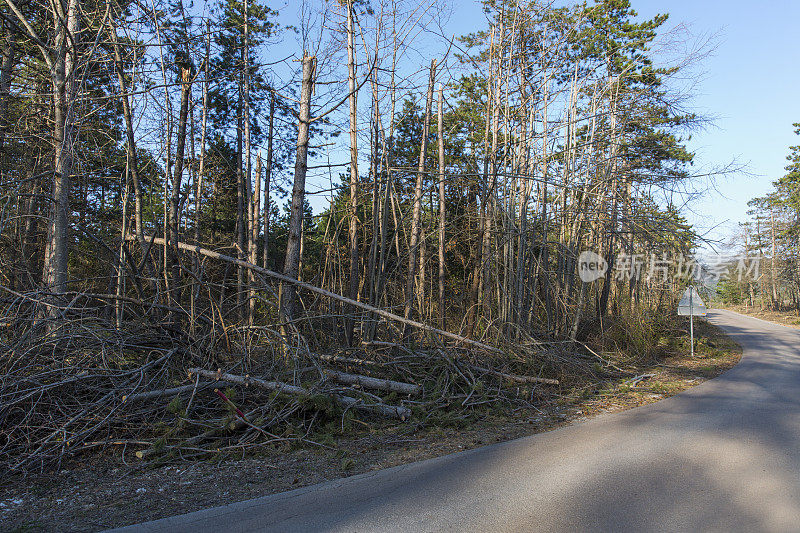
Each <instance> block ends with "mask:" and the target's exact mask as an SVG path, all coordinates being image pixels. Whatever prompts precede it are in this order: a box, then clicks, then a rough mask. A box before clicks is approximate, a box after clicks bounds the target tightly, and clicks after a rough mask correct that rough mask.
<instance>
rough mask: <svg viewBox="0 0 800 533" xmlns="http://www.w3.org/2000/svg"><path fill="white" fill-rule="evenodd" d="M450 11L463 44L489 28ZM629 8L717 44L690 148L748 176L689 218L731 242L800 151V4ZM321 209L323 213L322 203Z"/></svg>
mask: <svg viewBox="0 0 800 533" xmlns="http://www.w3.org/2000/svg"><path fill="white" fill-rule="evenodd" d="M447 3H448V4H449V5H450V6H451V8H452V10H453V14H452V16H451V17H450V18H449V20H448V21H447V22H446V24H445V26H444V31H445V34H446V35H453V34H455V35H462V34H465V33H468V32H472V31H476V30H478V29H481V28H483V27H484V26H485V23H484V20H485V19H484V15H483V13H482V12H481V10H480V2H478V1H477V0H453V1H448V2H447ZM278 4H282V5H277V6H276V7H277V8H278V9H279V10H280V11H281V15H282V18H283V16H285V15H288V19H289V20H291V18H292V15H293V13H292V12H293V11H295V10H296V9H297V7H296V5H297V4H294V2H292V1H289V2H278ZM632 5H633V8H634V9H635V10H636V11H637V12H638V13H639V15H640V19H645V18H652V17H653V16H654V15H656V14H657V13H668V14H669V15H670V18H669V20H668V22H667V23H666V24H665V30H666V31H669V30H671V29H673V28H675V27H676V26H680V25H685V26H686V27H687V28H688V30H689V32H690V34H691V35H692V36H693V37H694V38H695V39H697V40H699V41H703V40H704V39H707V38H711V40H712V41H713V43H715V45H714V47H713V50H712V51H711V53H710V54H709V55H708V56H707V57H705V58H704V59H703V60H702V62H701V63H700V64H699V66H698V67H697V68H696V69H695V73H697V74H699V75H700V78H699V80H700V81H699V83H698V84H697V85H696V87H695V93H696V96H695V98H694V99H693V102H692V104H693V108H694V109H695V110H697V112H699V113H700V114H703V115H707V116H711V117H713V120H712V122H711V123H710V124H709V126H708V127H707V128H705V129H703V130H702V131H698V132H695V133H694V135H693V137H692V140H691V141H690V142H689V147H690V149H692V150H693V151H695V152H696V159H695V167H696V169H697V171H698V172H702V171H704V170H705V169H710V168H714V167H723V166H725V165H727V164H729V163H731V162H735V163H736V165H737V166H742V167H744V168H743V171H741V172H734V173H731V174H729V175H727V176H726V177H721V178H718V179H717V180H716V181H715V184H714V185H715V186H714V187H712V188H711V189H710V190H708V192H707V193H706V194H705V195H704V196H703V197H702V198H700V199H698V200H696V201H694V202H693V203H692V204H691V205H690V206H689V207H688V208H687V209H686V211H685V215H686V216H687V218H688V219H689V221H690V222H692V223H693V224H694V225H695V227H696V228H697V230H698V231H699V232H700V233H701V234H705V235H706V236H707V237H708V238H710V239H718V240H724V239H725V238H726V237H728V236H729V235H731V234H732V233H734V232H735V231H736V229H737V225H738V223H739V222H741V221H744V220H746V218H747V214H746V212H747V202H748V200H750V199H751V198H753V197H755V196H759V195H762V194H764V193H766V192H767V191H768V190H769V189H770V187H771V182H772V181H773V180H774V179H776V178H778V177H780V176H782V175H783V174H784V166H785V165H786V159H785V158H786V155H787V154H788V149H789V146H790V145H796V144H800V137H798V136H796V135H795V134H794V128H793V127H792V123H794V122H800V97H799V96H798V95H797V94H796V93H797V89H798V88H800V52H798V47H797V46H796V42H795V39H796V30H797V29H796V25H797V21H798V20H800V0H767V2H765V3H763V4H762V3H758V2H753V1H752V0H750V1H744V0H725V1H723V0H673V1H663V0H661V1H659V0H632ZM285 23H291V22H289V21H287V22H285ZM793 37H794V38H795V39H793ZM425 40H426V41H427V39H425ZM433 40H434V39H433V38H431V41H433ZM287 41H288V42H285V43H283V45H284V46H286V45H288V47H289V49H291V50H292V51H291V52H289V53H290V54H291V53H293V52H296V47H297V43H296V42H294V40H293V39H292V38H289V39H287ZM422 44H424V46H422V47H421V48H422V49H424V50H425V51H427V52H429V53H430V54H434V55H441V53H440V51H439V48H440V47H441V46H442V45H441V42H439V43H434V42H430V46H428V45H427V44H426V43H422ZM442 51H443V50H442ZM423 63H424V61H421V62H420V64H423ZM698 185H699V186H702V185H701V184H698ZM318 198H319V197H318ZM319 200H320V201H321V203H320V206H321V205H322V204H323V203H324V200H322V198H319Z"/></svg>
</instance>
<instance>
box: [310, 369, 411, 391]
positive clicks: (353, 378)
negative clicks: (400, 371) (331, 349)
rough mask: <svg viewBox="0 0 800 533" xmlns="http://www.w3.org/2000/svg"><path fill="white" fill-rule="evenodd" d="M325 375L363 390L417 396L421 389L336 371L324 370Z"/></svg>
mask: <svg viewBox="0 0 800 533" xmlns="http://www.w3.org/2000/svg"><path fill="white" fill-rule="evenodd" d="M325 375H326V376H328V377H330V378H331V379H333V380H334V381H338V382H339V383H344V384H346V385H360V386H361V387H364V388H365V389H376V390H386V391H392V392H399V393H401V394H419V392H420V390H421V387H420V386H419V385H414V384H412V383H402V382H400V381H392V380H389V379H379V378H373V377H369V376H361V375H358V374H347V373H345V372H339V371H338V370H327V369H326V370H325Z"/></svg>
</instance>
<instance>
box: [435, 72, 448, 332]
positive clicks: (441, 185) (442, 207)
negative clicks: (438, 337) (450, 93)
mask: <svg viewBox="0 0 800 533" xmlns="http://www.w3.org/2000/svg"><path fill="white" fill-rule="evenodd" d="M438 107H439V109H438V112H437V113H436V119H437V120H436V126H437V132H438V144H439V280H438V281H439V327H440V328H441V329H447V328H446V327H445V306H444V272H445V264H444V236H445V234H444V230H445V214H446V211H445V197H444V193H445V190H444V171H445V166H444V87H442V86H441V85H440V86H439V106H438Z"/></svg>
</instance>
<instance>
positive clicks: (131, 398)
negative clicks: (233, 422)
mask: <svg viewBox="0 0 800 533" xmlns="http://www.w3.org/2000/svg"><path fill="white" fill-rule="evenodd" d="M230 385H231V384H230V383H228V382H227V381H205V382H203V383H198V384H197V390H200V389H205V388H208V387H229V386H230ZM194 387H195V385H194V383H191V384H189V385H181V386H180V387H173V388H171V389H164V390H152V391H147V392H138V393H136V394H128V395H126V396H123V397H122V401H123V402H136V401H139V400H149V399H151V398H158V397H160V396H168V395H169V396H172V395H175V394H182V393H184V392H189V391H191V390H193V389H194Z"/></svg>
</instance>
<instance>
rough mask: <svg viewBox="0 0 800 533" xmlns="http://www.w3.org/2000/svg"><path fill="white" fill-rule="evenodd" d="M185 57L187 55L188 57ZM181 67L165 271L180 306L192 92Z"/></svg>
mask: <svg viewBox="0 0 800 533" xmlns="http://www.w3.org/2000/svg"><path fill="white" fill-rule="evenodd" d="M187 59H188V58H187ZM180 67H181V73H180V76H181V107H180V111H179V115H178V139H177V143H176V146H175V168H174V171H173V175H172V189H171V191H170V201H169V240H170V243H169V247H168V253H167V261H168V262H169V268H168V272H170V277H171V279H170V289H171V290H170V294H169V300H170V306H171V307H180V301H181V288H180V279H181V267H180V257H179V255H178V240H179V238H178V236H179V219H180V191H181V183H182V181H183V160H184V152H185V150H186V127H187V124H188V119H189V96H190V94H191V92H192V81H193V80H192V78H193V76H194V73H193V72H192V69H191V68H190V66H189V65H180ZM172 321H173V323H174V324H179V322H180V315H179V314H177V313H173V314H172Z"/></svg>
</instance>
